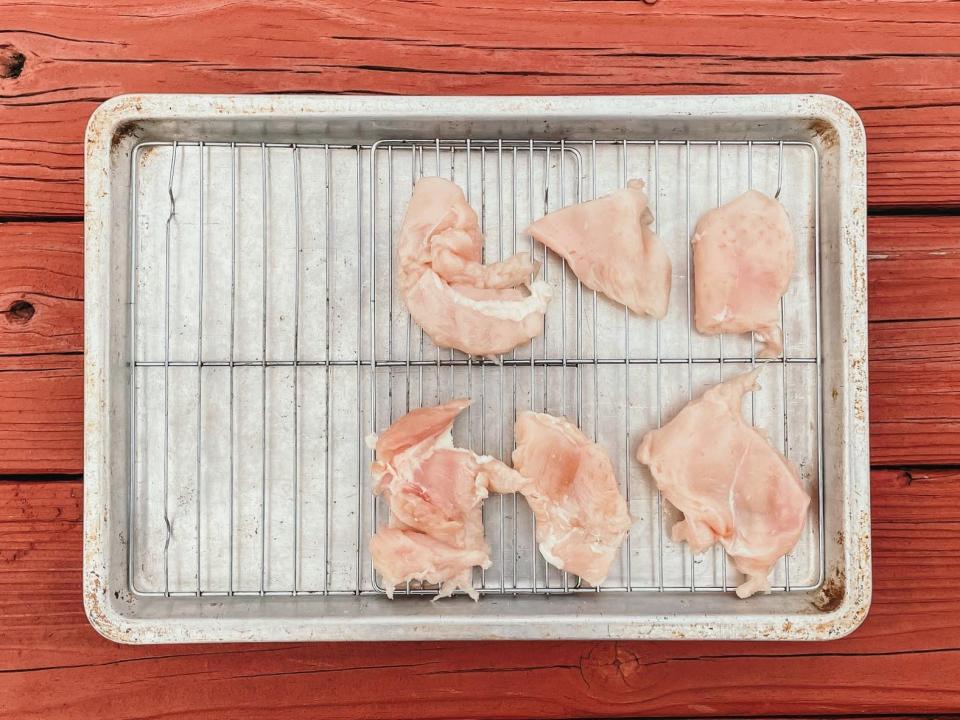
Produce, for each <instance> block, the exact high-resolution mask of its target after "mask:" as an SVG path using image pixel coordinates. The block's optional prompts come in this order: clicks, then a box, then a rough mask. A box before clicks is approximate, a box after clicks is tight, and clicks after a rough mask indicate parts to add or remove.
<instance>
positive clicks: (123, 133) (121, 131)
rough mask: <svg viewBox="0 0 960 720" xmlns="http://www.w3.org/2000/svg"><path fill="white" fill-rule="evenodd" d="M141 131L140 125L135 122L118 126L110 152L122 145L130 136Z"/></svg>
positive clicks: (111, 140)
mask: <svg viewBox="0 0 960 720" xmlns="http://www.w3.org/2000/svg"><path fill="white" fill-rule="evenodd" d="M139 131H140V126H139V125H137V123H135V122H125V123H123V124H122V125H120V126H119V127H118V128H117V131H116V132H115V133H114V134H113V137H112V138H111V139H110V152H111V153H114V152H116V151H117V148H118V147H120V143H122V142H123V141H124V140H126V139H127V138H128V137H133V136H135V135H136V134H137V133H138V132H139Z"/></svg>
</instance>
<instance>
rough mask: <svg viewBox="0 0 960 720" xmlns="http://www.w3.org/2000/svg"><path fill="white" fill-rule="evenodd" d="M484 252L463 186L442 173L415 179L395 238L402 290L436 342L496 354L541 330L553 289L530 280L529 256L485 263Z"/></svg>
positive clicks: (536, 268) (533, 267)
mask: <svg viewBox="0 0 960 720" xmlns="http://www.w3.org/2000/svg"><path fill="white" fill-rule="evenodd" d="M482 251H483V236H482V235H481V233H480V224H479V222H478V220H477V214H476V212H474V210H473V208H471V207H470V205H469V204H468V203H467V201H466V198H465V197H464V196H463V191H462V190H461V189H460V188H459V187H458V186H457V185H456V184H455V183H452V182H450V181H449V180H445V179H443V178H439V177H425V178H422V179H421V180H419V181H418V182H417V184H416V186H415V187H414V190H413V196H412V197H411V198H410V204H409V205H408V207H407V212H406V215H405V216H404V219H403V225H402V227H401V229H400V234H399V238H398V241H397V280H398V283H399V288H400V293H401V295H402V297H403V299H404V302H405V304H406V306H407V309H408V310H409V312H410V315H411V317H412V318H413V319H414V320H415V321H416V322H417V324H418V325H420V327H422V328H423V330H424V332H426V333H427V335H429V336H430V338H431V339H432V340H433V342H434V343H435V344H436V345H438V346H441V347H450V348H455V349H457V350H462V351H463V352H465V353H468V354H470V355H482V356H494V355H499V354H501V353H505V352H507V351H509V350H512V349H513V348H515V347H517V346H518V345H522V344H524V343H526V342H528V341H529V340H530V339H531V338H534V337H536V336H537V335H539V334H540V333H542V332H543V322H544V320H543V317H544V313H545V312H546V309H547V304H548V303H549V301H550V298H551V297H552V290H551V288H550V286H549V285H548V284H546V283H545V282H543V281H540V280H537V281H533V282H530V278H531V277H532V276H534V275H536V274H537V272H539V264H538V263H536V262H534V261H533V260H532V259H531V258H530V255H529V253H519V254H517V255H514V256H512V257H510V258H508V259H506V260H504V261H502V262H498V263H491V264H488V265H484V264H483V263H482V262H481V255H482Z"/></svg>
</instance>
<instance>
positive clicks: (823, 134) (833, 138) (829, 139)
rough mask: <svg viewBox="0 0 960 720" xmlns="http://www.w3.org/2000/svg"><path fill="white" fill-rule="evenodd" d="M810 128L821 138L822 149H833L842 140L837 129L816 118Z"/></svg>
mask: <svg viewBox="0 0 960 720" xmlns="http://www.w3.org/2000/svg"><path fill="white" fill-rule="evenodd" d="M808 127H809V128H810V130H812V131H813V134H814V135H816V136H817V137H818V138H820V143H821V147H822V148H823V149H824V150H827V149H829V148H832V147H833V146H834V145H836V144H837V143H838V142H839V140H840V136H839V134H838V133H837V129H836V128H835V127H834V126H833V125H831V124H830V123H828V122H827V121H826V120H822V119H821V118H814V119H813V120H812V121H811V122H810V125H808Z"/></svg>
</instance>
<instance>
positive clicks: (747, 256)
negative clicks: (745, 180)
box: [693, 190, 795, 357]
mask: <svg viewBox="0 0 960 720" xmlns="http://www.w3.org/2000/svg"><path fill="white" fill-rule="evenodd" d="M794 254H795V250H794V241H793V232H792V231H791V229H790V218H789V217H787V211H786V210H784V209H783V206H782V205H781V204H780V203H778V202H777V201H776V200H774V199H773V198H770V197H767V196H766V195H764V194H763V193H761V192H757V191H756V190H750V191H749V192H746V193H744V194H743V195H741V196H740V197H738V198H736V199H734V200H732V201H730V202H728V203H727V204H726V205H722V206H720V207H718V208H716V209H715V210H710V211H709V212H708V213H706V214H705V215H704V216H703V217H702V218H700V222H698V223H697V229H696V231H695V233H694V236H693V265H694V289H695V308H694V320H695V322H696V326H697V330H699V331H700V332H702V333H703V334H704V335H718V334H720V333H744V332H750V331H753V332H756V333H757V335H759V336H760V339H761V340H763V341H764V347H763V349H762V350H761V351H760V352H759V353H758V355H759V356H760V357H777V356H778V355H779V354H780V352H781V351H782V350H783V333H782V331H781V329H780V298H781V297H782V296H783V294H784V293H785V292H786V291H787V286H788V285H789V284H790V275H791V274H792V273H793V265H794Z"/></svg>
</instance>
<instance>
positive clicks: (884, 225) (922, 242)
mask: <svg viewBox="0 0 960 720" xmlns="http://www.w3.org/2000/svg"><path fill="white" fill-rule="evenodd" d="M869 225H870V229H869V242H868V247H869V258H870V277H869V282H870V320H872V321H874V322H877V321H887V320H915V319H918V318H922V319H925V320H935V319H936V320H941V319H948V318H960V221H958V219H957V218H956V217H936V216H933V217H918V216H904V217H874V218H871V219H870V222H869Z"/></svg>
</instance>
